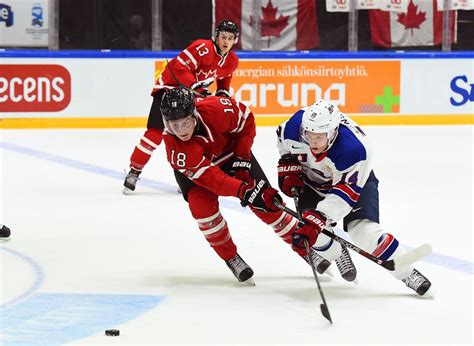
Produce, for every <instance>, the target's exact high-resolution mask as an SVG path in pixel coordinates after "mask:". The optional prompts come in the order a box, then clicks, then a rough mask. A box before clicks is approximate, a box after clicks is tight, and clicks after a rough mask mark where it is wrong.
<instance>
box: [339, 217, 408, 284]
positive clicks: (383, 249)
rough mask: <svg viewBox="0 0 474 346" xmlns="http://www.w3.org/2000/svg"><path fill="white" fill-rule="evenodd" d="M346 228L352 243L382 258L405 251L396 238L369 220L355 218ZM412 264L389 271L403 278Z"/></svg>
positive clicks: (388, 257) (395, 255)
mask: <svg viewBox="0 0 474 346" xmlns="http://www.w3.org/2000/svg"><path fill="white" fill-rule="evenodd" d="M347 229H348V232H349V235H350V237H351V239H352V240H353V241H354V244H355V245H357V246H359V247H360V248H362V249H364V250H365V251H367V252H370V253H371V254H372V255H374V256H376V257H378V258H380V259H382V260H385V261H387V260H390V259H392V258H394V257H397V256H400V255H402V254H404V253H406V252H405V251H404V250H403V249H402V248H401V247H400V246H399V242H398V240H397V238H395V237H394V236H393V235H392V234H390V233H385V232H384V231H383V230H382V227H380V225H379V224H378V223H376V222H373V221H370V220H365V219H364V220H355V221H352V222H350V223H349V224H348V225H347ZM412 270H413V267H412V266H406V267H403V268H396V270H395V271H393V272H390V273H391V274H392V275H393V276H394V277H395V278H396V279H403V278H406V277H407V276H408V275H410V273H411V271H412Z"/></svg>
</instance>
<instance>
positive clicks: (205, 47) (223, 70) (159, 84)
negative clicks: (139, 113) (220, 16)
mask: <svg viewBox="0 0 474 346" xmlns="http://www.w3.org/2000/svg"><path fill="white" fill-rule="evenodd" d="M238 64H239V58H238V57H237V54H235V53H234V51H232V50H230V51H229V52H228V53H227V54H225V55H220V54H219V53H218V51H217V47H216V46H215V44H214V41H212V40H196V41H194V42H193V43H191V45H189V46H188V47H187V48H186V49H185V50H183V51H182V52H181V53H180V54H179V55H178V56H177V57H176V58H173V59H172V60H171V61H170V62H169V66H168V65H167V66H166V67H165V69H164V70H163V72H162V73H161V75H160V76H159V77H158V79H157V81H156V84H155V86H154V88H153V91H152V94H154V93H155V92H157V91H158V90H159V89H162V88H170V87H177V86H178V83H177V82H176V80H175V78H174V77H173V75H172V74H171V72H170V67H171V69H172V70H173V73H174V75H175V76H176V78H177V79H178V80H179V81H180V82H181V83H182V84H183V85H184V86H186V87H191V86H192V85H193V84H194V83H196V82H201V81H206V82H208V83H206V84H207V85H210V84H212V83H213V82H214V81H215V80H217V90H219V89H225V90H227V91H229V88H230V81H231V79H232V73H233V72H234V71H235V69H236V68H237V66H238Z"/></svg>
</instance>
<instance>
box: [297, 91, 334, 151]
mask: <svg viewBox="0 0 474 346" xmlns="http://www.w3.org/2000/svg"><path fill="white" fill-rule="evenodd" d="M340 122H341V112H340V111H339V109H338V108H337V106H336V105H334V104H332V103H331V102H328V101H325V100H317V101H316V102H315V103H313V104H312V105H311V106H309V107H308V108H306V110H305V111H304V113H303V118H302V119H301V137H302V139H303V140H304V141H305V142H306V143H307V144H308V140H307V138H306V132H307V131H310V132H314V133H326V134H327V135H328V147H327V149H326V150H328V149H329V148H330V147H331V145H332V144H333V143H334V141H335V140H336V137H337V132H338V131H337V130H338V128H339V124H340Z"/></svg>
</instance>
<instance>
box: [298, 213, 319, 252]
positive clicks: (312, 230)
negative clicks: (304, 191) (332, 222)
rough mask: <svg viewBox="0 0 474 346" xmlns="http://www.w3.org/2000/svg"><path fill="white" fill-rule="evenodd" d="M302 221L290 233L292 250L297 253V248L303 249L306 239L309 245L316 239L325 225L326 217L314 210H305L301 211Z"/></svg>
mask: <svg viewBox="0 0 474 346" xmlns="http://www.w3.org/2000/svg"><path fill="white" fill-rule="evenodd" d="M303 220H304V222H300V223H299V224H298V228H297V229H296V230H295V232H294V233H293V235H292V243H291V244H292V245H293V250H295V251H297V252H298V253H299V250H301V249H304V248H305V247H304V242H305V241H307V242H308V244H309V246H313V245H314V243H316V240H317V239H318V235H319V233H321V232H322V230H323V229H324V226H326V221H327V219H326V217H325V216H324V215H323V214H322V213H320V212H318V211H316V210H307V211H305V212H304V213H303Z"/></svg>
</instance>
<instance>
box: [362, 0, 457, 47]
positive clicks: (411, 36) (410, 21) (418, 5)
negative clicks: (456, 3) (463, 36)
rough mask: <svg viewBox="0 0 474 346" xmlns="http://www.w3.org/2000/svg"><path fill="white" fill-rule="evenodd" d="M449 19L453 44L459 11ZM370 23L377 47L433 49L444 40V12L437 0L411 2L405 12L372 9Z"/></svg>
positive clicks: (373, 40) (412, 0)
mask: <svg viewBox="0 0 474 346" xmlns="http://www.w3.org/2000/svg"><path fill="white" fill-rule="evenodd" d="M440 1H443V0H440ZM450 16H451V17H450V26H451V42H455V41H456V12H455V11H453V12H451V13H450ZM369 20H370V33H371V36H372V43H373V44H374V45H376V46H381V47H406V46H433V45H439V44H441V43H442V41H443V12H441V11H438V10H437V7H436V0H432V1H427V0H410V2H409V3H408V7H407V11H406V12H403V13H400V12H385V11H380V10H371V11H369Z"/></svg>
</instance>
